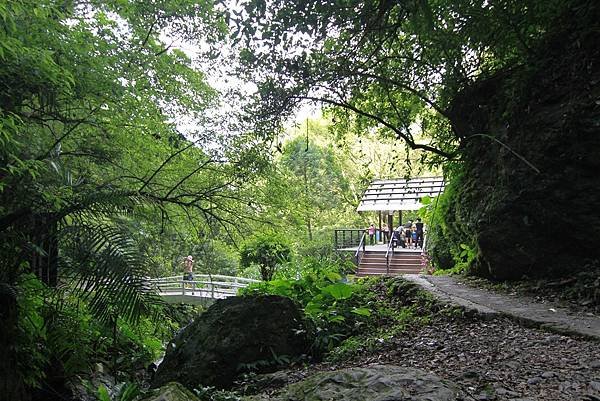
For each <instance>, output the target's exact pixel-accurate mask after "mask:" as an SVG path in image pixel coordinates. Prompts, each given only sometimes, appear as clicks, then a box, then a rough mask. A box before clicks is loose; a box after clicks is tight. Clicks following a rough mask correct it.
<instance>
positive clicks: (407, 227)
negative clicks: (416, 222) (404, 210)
mask: <svg viewBox="0 0 600 401" xmlns="http://www.w3.org/2000/svg"><path fill="white" fill-rule="evenodd" d="M412 225H413V222H412V220H408V223H406V224H405V225H404V235H405V236H406V246H407V247H408V248H412V246H413V240H412Z"/></svg>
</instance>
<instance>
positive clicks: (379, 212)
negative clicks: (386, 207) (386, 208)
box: [375, 210, 383, 243]
mask: <svg viewBox="0 0 600 401" xmlns="http://www.w3.org/2000/svg"><path fill="white" fill-rule="evenodd" d="M377 214H378V216H379V237H380V238H381V235H382V234H383V232H382V231H381V210H379V211H378V212H377ZM375 242H376V243H377V242H379V241H377V233H375Z"/></svg>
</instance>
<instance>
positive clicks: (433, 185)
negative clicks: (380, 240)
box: [356, 177, 444, 231]
mask: <svg viewBox="0 0 600 401" xmlns="http://www.w3.org/2000/svg"><path fill="white" fill-rule="evenodd" d="M443 191H444V177H419V178H411V179H408V180H406V179H392V180H374V181H373V182H371V184H370V185H369V187H368V188H367V190H366V191H365V193H364V194H363V196H362V199H361V201H360V203H359V205H358V207H357V208H356V211H358V212H359V213H360V212H378V216H379V230H380V231H381V226H382V222H385V223H387V225H388V227H391V228H393V227H397V226H398V225H400V224H402V212H403V211H405V210H406V211H409V210H419V209H420V208H421V207H423V204H422V203H421V200H422V199H423V198H424V197H426V196H429V197H434V196H437V195H439V194H440V193H442V192H443ZM396 212H397V216H398V220H397V224H395V221H394V220H395V219H394V216H395V215H396Z"/></svg>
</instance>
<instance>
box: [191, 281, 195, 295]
mask: <svg viewBox="0 0 600 401" xmlns="http://www.w3.org/2000/svg"><path fill="white" fill-rule="evenodd" d="M195 293H196V281H192V295H194V294H195Z"/></svg>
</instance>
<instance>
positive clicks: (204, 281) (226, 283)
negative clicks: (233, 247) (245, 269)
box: [149, 274, 259, 299]
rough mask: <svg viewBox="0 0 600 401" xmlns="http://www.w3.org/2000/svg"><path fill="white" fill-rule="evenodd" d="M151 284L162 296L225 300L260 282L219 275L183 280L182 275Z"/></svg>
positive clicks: (206, 275)
mask: <svg viewBox="0 0 600 401" xmlns="http://www.w3.org/2000/svg"><path fill="white" fill-rule="evenodd" d="M149 281H150V283H151V284H152V285H154V286H156V288H157V289H158V292H159V294H160V295H161V296H172V295H183V296H190V297H199V298H208V299H223V298H227V297H232V296H235V295H236V294H237V292H238V290H239V289H240V288H244V287H247V286H248V284H251V283H257V282H259V280H254V279H251V278H244V277H233V276H222V275H219V274H195V275H194V280H183V277H182V276H181V275H179V276H170V277H161V278H154V279H150V280H149Z"/></svg>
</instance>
